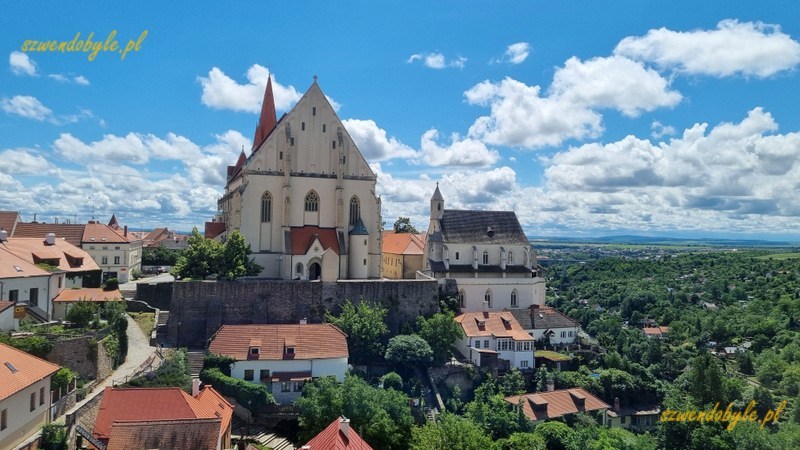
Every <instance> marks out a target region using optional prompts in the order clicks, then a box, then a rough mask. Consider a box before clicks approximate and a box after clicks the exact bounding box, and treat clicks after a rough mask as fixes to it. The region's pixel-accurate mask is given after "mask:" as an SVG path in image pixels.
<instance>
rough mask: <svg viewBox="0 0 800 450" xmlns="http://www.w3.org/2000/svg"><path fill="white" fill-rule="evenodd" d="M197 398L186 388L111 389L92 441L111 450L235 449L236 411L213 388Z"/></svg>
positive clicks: (195, 388) (196, 386) (194, 391)
mask: <svg viewBox="0 0 800 450" xmlns="http://www.w3.org/2000/svg"><path fill="white" fill-rule="evenodd" d="M199 386H200V382H199V380H195V382H194V384H193V386H192V394H191V395H189V394H187V393H186V392H184V391H183V390H181V389H180V388H175V387H168V388H113V387H106V388H105V390H104V391H103V397H102V399H101V400H100V409H99V410H98V412H97V419H96V421H95V424H94V429H93V430H92V437H93V438H94V439H97V440H99V441H100V442H102V443H103V444H105V445H106V449H107V450H114V449H133V448H192V449H194V448H197V449H216V450H221V449H227V448H231V423H232V422H233V420H232V419H233V405H231V404H230V403H228V401H227V400H225V398H224V397H223V396H222V395H220V393H219V392H217V391H216V390H214V389H213V388H212V387H211V386H206V387H204V388H203V390H200V389H199Z"/></svg>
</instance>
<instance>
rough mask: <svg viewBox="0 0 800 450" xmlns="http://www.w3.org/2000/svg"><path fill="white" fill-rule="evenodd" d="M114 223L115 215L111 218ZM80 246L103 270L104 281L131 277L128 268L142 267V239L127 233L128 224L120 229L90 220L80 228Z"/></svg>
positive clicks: (131, 270) (125, 281)
mask: <svg viewBox="0 0 800 450" xmlns="http://www.w3.org/2000/svg"><path fill="white" fill-rule="evenodd" d="M111 223H112V224H116V216H113V217H112V218H111ZM81 248H83V249H84V250H85V251H86V252H87V253H89V254H90V255H91V256H92V259H94V261H95V262H96V263H97V265H98V266H99V267H100V269H102V271H103V281H104V282H105V280H107V279H109V278H116V279H117V280H119V282H120V283H127V282H128V281H130V280H131V272H133V271H134V270H142V240H141V239H134V237H133V235H129V234H128V227H127V226H126V227H125V228H122V229H119V225H117V229H115V228H113V227H112V226H110V225H105V224H102V223H99V222H97V221H94V220H91V221H89V223H88V224H86V227H85V228H84V229H83V237H82V239H81Z"/></svg>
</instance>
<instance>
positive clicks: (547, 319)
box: [510, 306, 581, 330]
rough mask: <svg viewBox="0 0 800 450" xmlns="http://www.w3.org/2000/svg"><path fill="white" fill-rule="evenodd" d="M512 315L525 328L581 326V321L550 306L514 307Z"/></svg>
mask: <svg viewBox="0 0 800 450" xmlns="http://www.w3.org/2000/svg"><path fill="white" fill-rule="evenodd" d="M510 311H511V315H513V316H514V318H515V319H517V322H519V324H520V325H521V326H522V328H523V329H524V330H552V329H554V328H575V327H580V326H581V324H580V322H578V321H576V320H575V319H572V318H571V317H569V316H567V315H566V314H564V313H562V312H561V311H558V310H557V309H555V308H551V307H549V306H540V307H538V308H533V307H531V308H524V309H512V310H510ZM540 316H541V317H540Z"/></svg>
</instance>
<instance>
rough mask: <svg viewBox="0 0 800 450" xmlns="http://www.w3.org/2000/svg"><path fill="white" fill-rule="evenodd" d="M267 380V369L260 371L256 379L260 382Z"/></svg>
mask: <svg viewBox="0 0 800 450" xmlns="http://www.w3.org/2000/svg"><path fill="white" fill-rule="evenodd" d="M267 378H269V370H268V369H261V370H260V371H259V372H258V379H259V380H261V381H264V380H266V379H267Z"/></svg>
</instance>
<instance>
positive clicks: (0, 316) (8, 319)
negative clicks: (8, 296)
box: [0, 300, 19, 331]
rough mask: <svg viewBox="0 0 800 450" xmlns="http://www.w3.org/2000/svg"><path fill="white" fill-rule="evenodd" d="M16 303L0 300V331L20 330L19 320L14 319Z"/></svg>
mask: <svg viewBox="0 0 800 450" xmlns="http://www.w3.org/2000/svg"><path fill="white" fill-rule="evenodd" d="M14 305H16V303H14V302H6V301H3V300H0V331H11V330H18V329H19V319H17V318H15V317H14Z"/></svg>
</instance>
